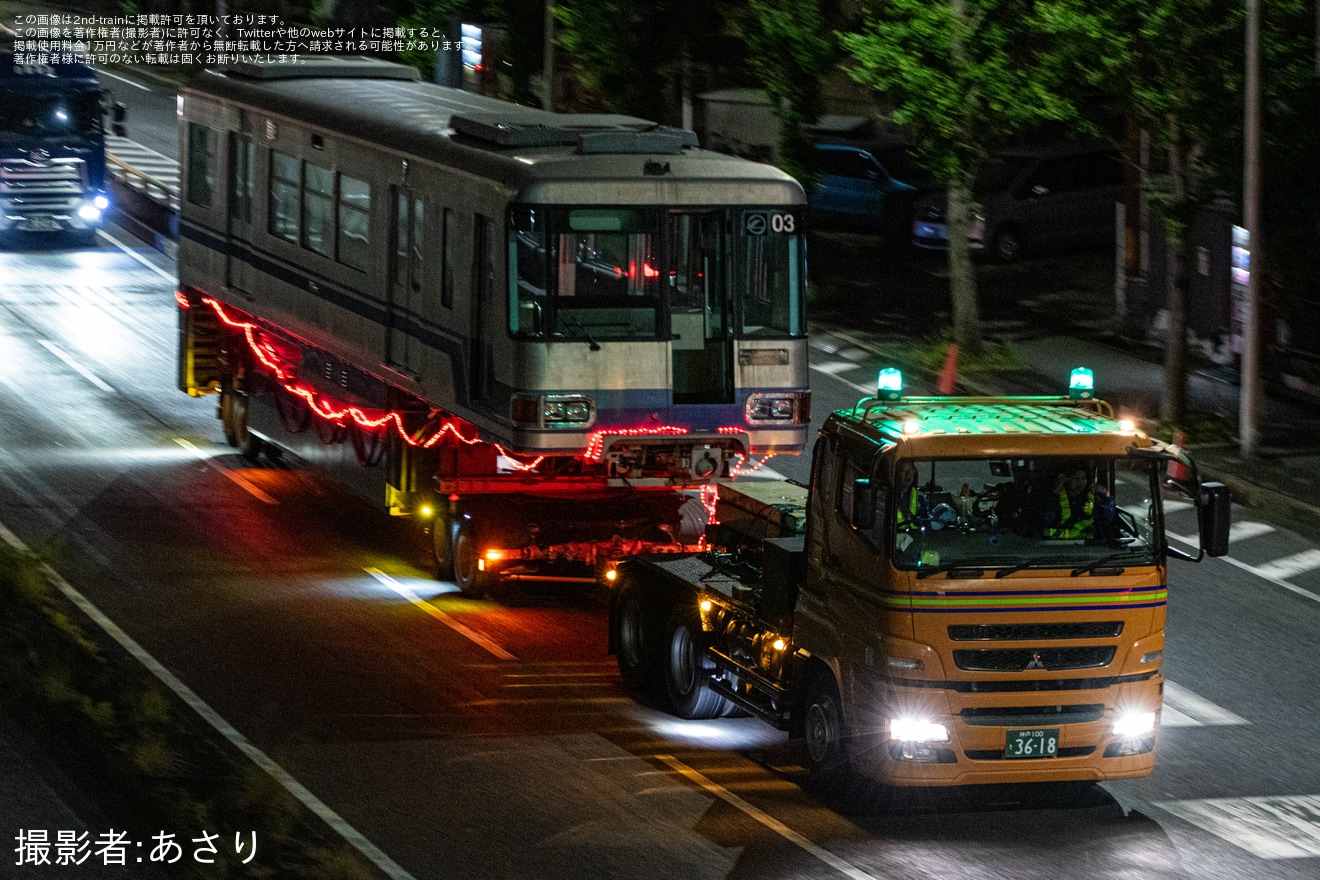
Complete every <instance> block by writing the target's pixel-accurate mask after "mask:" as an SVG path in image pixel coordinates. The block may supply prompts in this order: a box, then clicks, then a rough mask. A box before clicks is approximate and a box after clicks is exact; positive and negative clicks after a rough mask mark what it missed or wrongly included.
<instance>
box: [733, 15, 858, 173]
mask: <svg viewBox="0 0 1320 880" xmlns="http://www.w3.org/2000/svg"><path fill="white" fill-rule="evenodd" d="M750 3H751V8H752V10H753V12H755V14H756V22H755V23H754V25H753V26H752V27H751V28H750V29H749V31H748V33H747V46H748V49H749V50H750V57H749V61H750V63H751V66H752V69H753V70H754V71H755V72H756V75H757V77H758V78H759V79H760V81H761V83H762V85H763V86H764V87H765V90H766V93H767V94H769V95H770V99H771V110H772V111H773V112H774V114H775V117H776V118H777V119H778V120H779V155H780V162H779V164H780V167H782V168H783V169H784V170H785V171H787V172H788V173H789V174H791V175H793V176H794V177H796V178H797V179H798V180H799V181H800V182H801V183H802V185H803V186H805V187H808V188H809V187H810V186H811V185H812V183H814V181H815V179H816V178H817V176H818V173H817V171H816V169H815V168H814V167H813V162H812V156H811V152H812V144H811V139H810V137H809V136H808V133H807V126H809V125H811V124H813V123H815V122H816V120H817V119H819V118H820V113H821V109H822V101H821V78H822V77H823V76H824V75H825V74H826V73H827V72H828V71H829V70H830V69H831V68H832V67H833V66H834V64H835V63H836V62H837V60H838V59H839V57H840V51H839V47H838V46H837V45H836V44H835V42H834V41H833V40H832V39H831V38H830V35H829V34H830V30H831V29H830V28H829V27H828V26H827V23H826V21H825V16H824V14H823V13H822V10H821V6H820V2H819V0H750Z"/></svg>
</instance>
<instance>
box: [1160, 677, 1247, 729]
mask: <svg viewBox="0 0 1320 880" xmlns="http://www.w3.org/2000/svg"><path fill="white" fill-rule="evenodd" d="M1250 723H1251V722H1250V721H1248V720H1246V719H1245V718H1243V717H1242V716H1240V715H1236V714H1234V713H1233V712H1230V711H1228V710H1227V709H1225V708H1224V707H1222V706H1218V705H1215V704H1214V703H1212V702H1210V701H1209V700H1207V699H1206V698H1205V697H1202V696H1200V695H1199V694H1195V693H1193V692H1192V691H1189V690H1188V689H1187V688H1185V687H1182V686H1181V685H1177V684H1174V683H1173V682H1171V681H1168V680H1166V681H1165V682H1164V710H1163V711H1162V712H1161V713H1160V726H1161V727H1221V726H1228V725H1233V724H1250Z"/></svg>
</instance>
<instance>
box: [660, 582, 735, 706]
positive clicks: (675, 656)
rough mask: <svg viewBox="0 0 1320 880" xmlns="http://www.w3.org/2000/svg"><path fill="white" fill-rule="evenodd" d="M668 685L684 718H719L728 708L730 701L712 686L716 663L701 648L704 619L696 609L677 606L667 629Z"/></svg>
mask: <svg viewBox="0 0 1320 880" xmlns="http://www.w3.org/2000/svg"><path fill="white" fill-rule="evenodd" d="M665 629H666V632H667V633H668V635H669V638H668V639H667V640H666V644H667V645H668V646H669V650H667V651H666V652H665V685H666V687H667V688H668V690H669V700H670V703H672V704H673V707H674V713H675V714H676V715H678V716H679V717H680V718H690V719H704V718H716V717H719V716H720V715H722V714H725V712H726V711H727V709H728V701H727V700H725V699H724V698H723V697H721V696H720V695H719V694H717V693H715V692H714V691H713V690H711V689H710V675H711V673H712V672H714V671H715V663H714V661H712V660H711V659H710V658H709V657H707V656H706V653H705V652H704V651H703V650H701V645H700V643H699V641H698V638H699V637H698V636H697V635H696V634H697V633H700V632H701V620H700V618H698V617H697V612H696V610H695V609H691V610H687V609H683V608H676V609H674V613H673V614H671V615H670V617H669V626H667V627H666V628H665Z"/></svg>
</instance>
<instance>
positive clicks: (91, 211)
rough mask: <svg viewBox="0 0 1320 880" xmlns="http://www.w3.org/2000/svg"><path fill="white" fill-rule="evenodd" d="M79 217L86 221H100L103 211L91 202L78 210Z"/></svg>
mask: <svg viewBox="0 0 1320 880" xmlns="http://www.w3.org/2000/svg"><path fill="white" fill-rule="evenodd" d="M78 216H79V217H81V218H82V219H84V220H100V219H101V209H100V208H98V207H96V205H94V204H92V203H91V202H83V205H82V207H81V208H79V209H78Z"/></svg>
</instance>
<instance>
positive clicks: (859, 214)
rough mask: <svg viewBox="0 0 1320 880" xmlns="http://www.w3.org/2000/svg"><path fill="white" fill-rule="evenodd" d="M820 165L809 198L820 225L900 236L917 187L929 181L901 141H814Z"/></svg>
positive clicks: (902, 237)
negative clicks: (819, 170)
mask: <svg viewBox="0 0 1320 880" xmlns="http://www.w3.org/2000/svg"><path fill="white" fill-rule="evenodd" d="M816 160H817V163H818V166H819V167H820V169H821V170H822V171H823V174H822V175H821V178H820V181H819V182H818V183H817V184H816V186H815V187H814V188H813V189H812V191H811V195H810V196H809V198H808V200H807V205H808V208H809V209H810V211H811V215H812V218H813V220H814V221H815V223H816V225H818V226H847V227H851V228H856V229H864V230H866V231H869V232H879V233H880V234H881V235H884V236H886V237H891V238H892V239H893V240H894V241H904V240H906V238H907V236H908V230H910V229H911V223H912V206H913V204H914V202H915V201H916V197H917V194H918V192H921V191H922V190H924V189H926V188H927V187H929V185H930V175H929V174H927V173H926V172H924V171H923V170H922V169H920V168H919V167H918V166H917V165H916V164H915V163H914V162H913V161H912V158H911V155H910V153H909V151H908V147H907V146H906V145H905V144H902V143H888V144H883V143H881V144H865V145H863V144H848V143H831V144H817V145H816Z"/></svg>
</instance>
